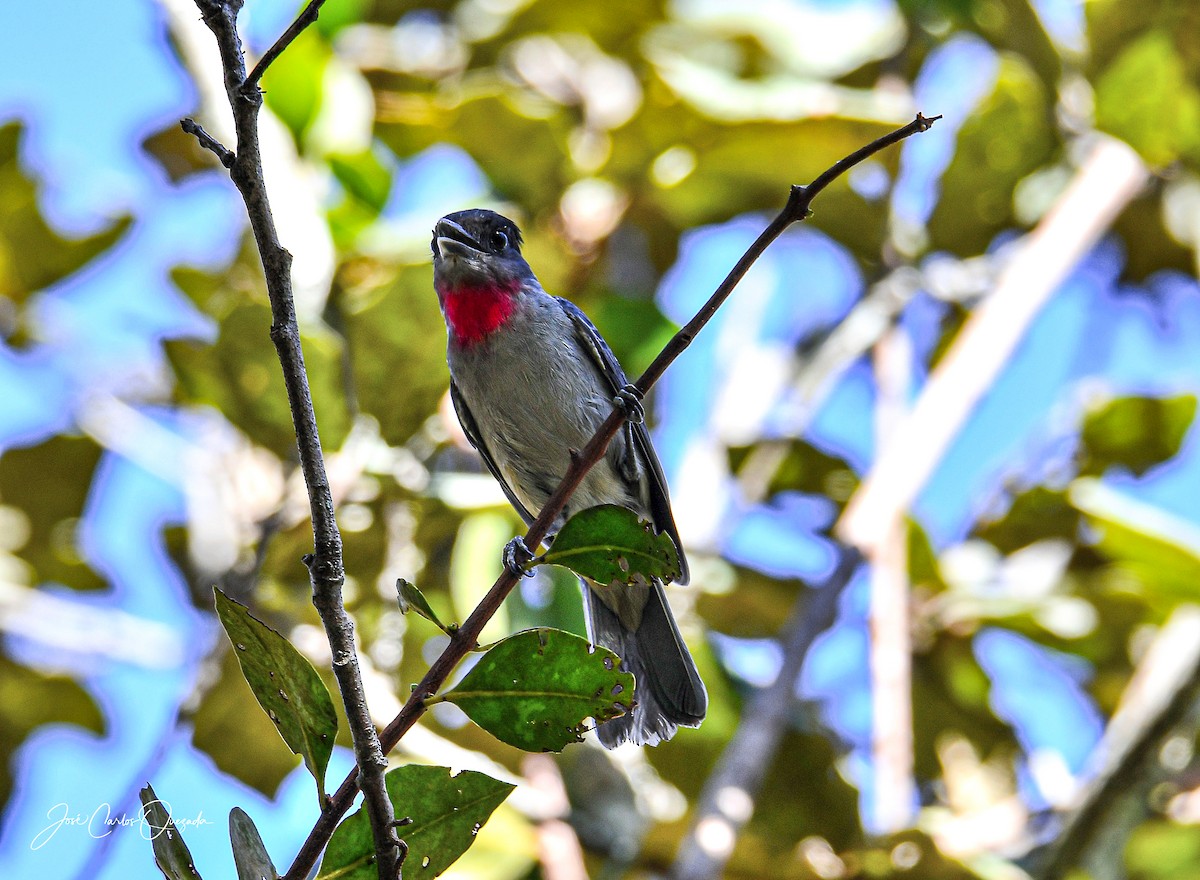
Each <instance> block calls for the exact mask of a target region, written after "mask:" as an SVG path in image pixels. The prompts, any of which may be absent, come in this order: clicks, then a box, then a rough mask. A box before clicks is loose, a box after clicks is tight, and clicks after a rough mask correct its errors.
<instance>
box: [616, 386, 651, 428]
mask: <svg viewBox="0 0 1200 880" xmlns="http://www.w3.org/2000/svg"><path fill="white" fill-rule="evenodd" d="M642 398H643V395H642V392H641V389H640V388H638V387H637V386H636V385H634V384H633V383H632V382H630V383H628V384H627V385H625V387H624V388H622V389H621V390H620V391H618V392H617V396H616V397H614V398H613V403H614V404H616V405H617V406H619V407H620V408H621V409H622V410H623V411H624V413H625V420H626V421H628V422H629V423H630V424H633V425H640V424H641V423H642V422H644V421H645V420H646V408H645V407H644V406H642Z"/></svg>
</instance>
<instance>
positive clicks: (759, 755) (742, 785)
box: [671, 550, 859, 880]
mask: <svg viewBox="0 0 1200 880" xmlns="http://www.w3.org/2000/svg"><path fill="white" fill-rule="evenodd" d="M858 562H859V555H858V553H857V552H856V551H854V550H846V551H844V553H843V555H842V559H841V561H840V562H839V563H838V567H837V570H836V571H834V573H833V575H832V576H831V577H830V578H829V580H828V581H827V582H826V583H825V584H824V586H822V587H820V588H819V589H817V590H811V591H808V590H806V591H802V592H801V593H800V596H799V597H798V598H797V599H796V604H795V605H794V606H792V613H791V616H790V617H789V619H788V622H787V623H786V624H785V625H784V630H783V632H782V633H781V634H780V642H781V643H782V646H783V666H782V667H781V668H780V670H779V674H778V675H777V676H776V677H775V681H773V682H772V683H771V684H770V685H768V686H767V687H765V688H762V689H761V690H758V691H756V692H755V693H754V694H753V695H752V696H751V697H750V699H749V700H747V701H746V704H745V708H744V709H743V710H742V718H741V721H739V722H738V726H737V730H735V731H734V733H733V736H732V737H731V738H730V740H729V744H728V745H726V746H725V751H723V752H722V753H721V757H720V758H719V759H718V760H717V766H716V767H714V768H713V771H712V773H711V774H709V777H708V779H707V780H706V781H705V783H704V788H703V789H702V790H701V792H700V797H699V799H698V800H697V802H696V810H695V812H694V813H693V814H692V821H691V824H690V825H689V826H688V831H687V834H685V835H684V837H683V842H682V843H680V845H679V853H678V855H677V856H676V858H675V864H674V865H673V866H672V868H671V877H672V878H673V880H708V878H710V877H720V876H722V874H723V872H724V871H723V869H724V867H725V863H726V862H727V861H728V860H729V856H730V855H731V854H732V853H733V845H734V843H735V842H736V840H737V836H738V833H739V832H740V831H741V830H742V828H743V826H745V824H746V823H747V822H749V821H750V817H751V816H753V815H754V801H755V799H756V798H757V797H758V793H759V791H760V789H761V788H762V782H763V779H764V778H765V777H766V774H767V769H768V768H769V767H770V765H771V761H772V760H773V759H774V757H775V752H776V751H777V750H778V748H779V742H780V740H781V739H782V738H783V733H784V729H785V728H786V727H787V722H788V713H789V710H790V709H791V707H792V704H793V703H794V702H795V693H796V678H797V677H798V676H799V675H800V667H801V666H803V664H804V658H805V657H807V656H808V650H809V648H811V647H812V643H813V642H814V641H815V640H816V638H817V636H819V635H820V634H821V633H822V632H824V631H825V630H826V629H828V628H829V626H830V625H831V624H832V623H833V621H834V619H835V618H836V617H837V605H838V599H839V598H840V597H841V595H842V590H843V589H844V588H845V586H846V584H848V583H849V582H850V578H851V577H852V576H853V574H854V571H855V569H856V568H857V566H858ZM731 793H732V794H731Z"/></svg>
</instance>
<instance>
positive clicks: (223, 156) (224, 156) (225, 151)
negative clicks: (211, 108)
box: [179, 117, 237, 168]
mask: <svg viewBox="0 0 1200 880" xmlns="http://www.w3.org/2000/svg"><path fill="white" fill-rule="evenodd" d="M179 127H180V128H182V129H183V130H184V131H185V132H187V133H188V134H190V135H191V136H192V137H194V138H195V139H196V140H197V141H198V142H199V143H200V146H202V147H204V149H206V150H210V151H212V152H213V153H215V154H216V156H217V158H218V159H220V160H221V164H222V165H224V166H225V167H226V168H232V167H233V163H234V162H235V161H236V160H237V156H236V155H235V154H234V152H233V150H231V149H229V147H227V146H225V145H224V144H223V143H221V142H220V141H219V140H217V139H216V138H215V137H213V136H212V135H211V134H209V133H208V132H207V131H205V130H204V128H203V127H202V126H201V125H200V124H199V123H197V122H196V120H194V119H192V118H191V117H188V118H187V119H181V120H179Z"/></svg>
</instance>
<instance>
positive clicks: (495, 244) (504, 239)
mask: <svg viewBox="0 0 1200 880" xmlns="http://www.w3.org/2000/svg"><path fill="white" fill-rule="evenodd" d="M506 247H508V236H507V235H505V234H504V233H503V232H501V231H500V230H499V229H497V230H496V231H495V232H493V233H492V250H494V251H496V253H499V252H500V251H502V250H504V249H505V248H506Z"/></svg>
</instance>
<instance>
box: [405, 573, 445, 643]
mask: <svg viewBox="0 0 1200 880" xmlns="http://www.w3.org/2000/svg"><path fill="white" fill-rule="evenodd" d="M396 593H397V597H398V599H399V602H400V610H401V611H403V612H404V613H405V614H407V613H408V612H410V611H415V612H416V613H417V614H419V615H421V616H422V617H424V618H425V619H426V620H428V621H429V622H430V623H432V624H433V625H434V626H436V627H437V628H438V629H440V630H441V631H442V632H444V633H447V634H448V633H450V631H451V630H450V628H449V627H447V626H446V624H444V623H442V621H441V620H440V619H439V618H438V616H437V614H436V613H435V612H434V610H433V608H431V607H430V605H429V600H427V599H426V598H425V594H424V593H422V592H421V591H420V590H418V589H417V587H416V584H410V583H409V582H408V581H406V580H405V579H404V578H396Z"/></svg>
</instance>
